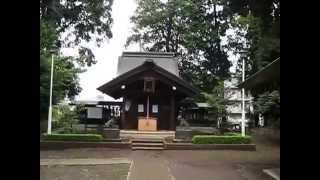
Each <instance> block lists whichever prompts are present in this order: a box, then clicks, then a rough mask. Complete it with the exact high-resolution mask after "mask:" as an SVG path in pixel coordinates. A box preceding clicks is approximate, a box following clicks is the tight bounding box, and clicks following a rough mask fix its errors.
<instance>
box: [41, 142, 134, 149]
mask: <svg viewBox="0 0 320 180" xmlns="http://www.w3.org/2000/svg"><path fill="white" fill-rule="evenodd" d="M69 148H124V149H127V148H128V149H129V148H131V143H130V142H70V141H68V142H67V141H40V149H41V150H53V149H69Z"/></svg>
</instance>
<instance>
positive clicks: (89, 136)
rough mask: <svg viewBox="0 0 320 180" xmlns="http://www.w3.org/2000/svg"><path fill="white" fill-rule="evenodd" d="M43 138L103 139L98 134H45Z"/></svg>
mask: <svg viewBox="0 0 320 180" xmlns="http://www.w3.org/2000/svg"><path fill="white" fill-rule="evenodd" d="M43 140H48V141H102V140H103V137H102V136H101V135H98V134H50V135H49V134H45V135H44V136H43Z"/></svg>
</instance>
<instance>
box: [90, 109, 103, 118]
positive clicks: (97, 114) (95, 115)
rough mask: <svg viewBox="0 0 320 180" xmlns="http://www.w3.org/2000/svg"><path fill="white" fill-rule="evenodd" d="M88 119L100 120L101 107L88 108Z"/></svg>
mask: <svg viewBox="0 0 320 180" xmlns="http://www.w3.org/2000/svg"><path fill="white" fill-rule="evenodd" d="M87 110H88V118H90V119H101V118H102V108H101V107H88V109H87Z"/></svg>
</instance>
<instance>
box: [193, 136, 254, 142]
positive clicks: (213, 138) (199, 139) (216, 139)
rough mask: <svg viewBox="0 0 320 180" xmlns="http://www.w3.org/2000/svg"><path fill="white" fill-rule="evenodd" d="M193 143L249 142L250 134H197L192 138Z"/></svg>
mask: <svg viewBox="0 0 320 180" xmlns="http://www.w3.org/2000/svg"><path fill="white" fill-rule="evenodd" d="M192 143H193V144H250V143H251V137H250V136H244V137H242V136H216V135H208V136H205V135H198V136H194V137H193V138H192Z"/></svg>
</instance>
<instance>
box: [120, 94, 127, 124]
mask: <svg viewBox="0 0 320 180" xmlns="http://www.w3.org/2000/svg"><path fill="white" fill-rule="evenodd" d="M122 103H123V104H122V107H121V112H120V113H121V114H120V119H121V129H125V122H126V116H125V114H126V110H125V108H126V104H125V103H126V97H125V96H124V97H123V102H122Z"/></svg>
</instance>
